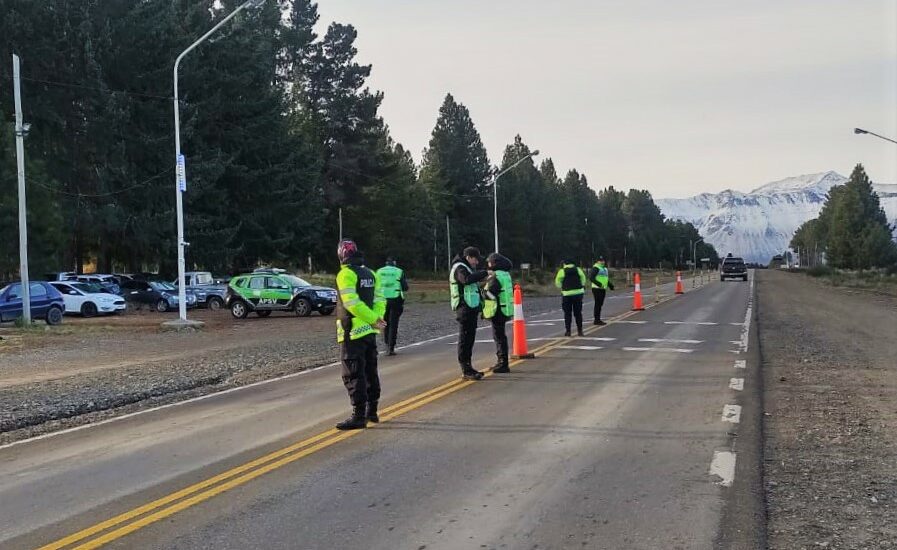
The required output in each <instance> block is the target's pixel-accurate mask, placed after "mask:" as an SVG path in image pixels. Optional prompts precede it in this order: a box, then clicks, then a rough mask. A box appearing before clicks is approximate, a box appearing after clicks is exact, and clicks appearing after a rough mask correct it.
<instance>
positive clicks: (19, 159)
mask: <svg viewBox="0 0 897 550" xmlns="http://www.w3.org/2000/svg"><path fill="white" fill-rule="evenodd" d="M12 79H13V88H14V92H13V94H14V96H15V105H16V175H17V176H18V179H19V276H20V278H21V280H22V319H23V320H24V321H25V324H26V325H30V324H31V284H30V279H29V278H28V220H27V211H26V208H25V207H26V205H25V132H26V131H27V130H26V126H25V125H24V124H23V123H22V81H21V80H22V79H21V77H20V75H19V56H17V55H16V54H12Z"/></svg>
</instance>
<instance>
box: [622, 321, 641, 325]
mask: <svg viewBox="0 0 897 550" xmlns="http://www.w3.org/2000/svg"><path fill="white" fill-rule="evenodd" d="M647 322H648V321H614V323H625V324H627V325H644V324H645V323H647Z"/></svg>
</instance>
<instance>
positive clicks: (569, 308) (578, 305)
mask: <svg viewBox="0 0 897 550" xmlns="http://www.w3.org/2000/svg"><path fill="white" fill-rule="evenodd" d="M561 309H563V310H564V326H565V327H566V329H567V332H570V321H571V319H570V317H571V316H572V317H574V318H575V319H576V328H577V329H579V330H580V331H581V330H582V294H576V295H575V296H563V297H562V298H561Z"/></svg>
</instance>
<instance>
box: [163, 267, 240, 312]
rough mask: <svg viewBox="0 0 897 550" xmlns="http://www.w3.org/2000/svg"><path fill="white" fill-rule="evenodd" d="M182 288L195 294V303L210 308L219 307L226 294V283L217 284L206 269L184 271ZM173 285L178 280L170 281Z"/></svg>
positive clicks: (215, 308)
mask: <svg viewBox="0 0 897 550" xmlns="http://www.w3.org/2000/svg"><path fill="white" fill-rule="evenodd" d="M184 282H185V283H186V285H185V286H184V288H186V289H187V290H192V291H193V293H194V294H196V305H198V306H200V307H207V308H209V309H212V310H218V309H221V307H222V306H223V305H224V301H225V298H226V296H225V295H226V294H227V285H226V284H218V283H216V282H215V278H214V277H212V274H211V273H209V272H208V271H188V272H187V273H184ZM171 284H173V285H174V286H177V285H178V282H177V281H176V280H175V281H172V283H171Z"/></svg>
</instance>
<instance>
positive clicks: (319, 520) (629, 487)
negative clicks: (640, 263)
mask: <svg viewBox="0 0 897 550" xmlns="http://www.w3.org/2000/svg"><path fill="white" fill-rule="evenodd" d="M687 286H690V285H687ZM750 288H752V286H751V285H746V284H739V283H726V284H721V283H713V284H710V285H708V286H706V287H703V288H699V289H697V290H696V291H689V292H688V293H686V294H685V295H684V296H679V297H675V298H672V297H671V298H672V299H670V300H669V301H666V302H663V303H661V304H660V305H658V306H657V307H653V308H650V309H649V310H648V311H645V312H641V313H635V314H633V313H624V312H627V311H628V309H629V305H630V304H629V300H628V298H627V297H626V296H624V295H620V296H619V297H616V298H615V299H613V300H611V301H610V303H609V305H608V308H607V309H608V312H607V313H608V314H609V315H614V316H617V322H614V323H612V324H610V325H609V326H607V327H603V328H601V329H597V328H590V329H589V330H587V335H586V337H584V338H571V339H567V338H558V335H559V334H560V333H562V332H563V327H562V323H561V322H560V321H559V315H558V314H557V313H554V314H548V315H542V316H538V317H534V318H532V319H530V320H529V321H530V322H529V324H528V330H529V336H530V338H531V346H532V347H539V348H541V350H540V352H539V356H538V357H537V358H536V359H534V360H529V361H525V362H521V363H519V364H517V365H514V366H513V372H512V373H511V374H508V375H495V376H490V377H488V378H486V379H485V380H483V381H480V382H462V381H460V380H458V379H457V378H456V374H457V373H456V370H457V366H456V365H455V364H454V362H453V360H452V359H453V355H454V346H453V345H452V343H453V342H454V337H453V336H447V337H445V338H442V339H437V340H435V341H431V342H427V343H423V344H421V345H416V346H412V347H410V348H407V349H405V350H403V352H402V353H401V354H400V355H399V356H398V357H396V358H383V360H382V363H381V365H382V367H381V368H382V378H383V381H384V385H385V395H384V404H385V405H387V409H386V410H385V411H384V414H383V417H384V420H385V422H383V423H382V424H380V425H379V426H377V427H376V428H374V429H369V430H366V431H364V432H349V433H338V432H335V431H334V430H332V429H331V427H332V425H333V422H334V421H336V420H339V419H341V418H343V417H344V416H345V414H346V413H347V409H348V406H347V399H346V397H345V392H344V390H343V389H342V387H341V384H340V383H339V378H338V371H337V370H336V369H335V368H333V367H324V368H321V369H318V370H315V371H312V372H308V373H306V374H301V375H294V376H291V377H288V378H286V379H282V380H279V381H275V382H271V383H267V384H260V385H256V386H253V387H249V388H243V389H239V390H236V391H231V392H228V393H225V394H218V395H215V396H212V397H208V398H205V399H200V400H196V401H193V402H190V403H186V404H182V405H178V406H174V407H168V408H164V409H161V410H156V411H150V412H148V413H145V414H140V415H137V416H133V417H130V418H125V419H120V420H116V421H114V422H110V423H106V424H103V425H99V426H93V427H89V428H87V429H81V430H76V431H72V432H69V433H64V434H61V435H57V436H54V437H50V438H46V439H42V440H37V441H30V442H25V443H23V444H19V445H14V446H11V447H6V448H2V449H0V546H2V547H4V548H6V547H9V548H33V547H39V546H41V545H45V544H51V546H50V547H52V548H90V547H97V546H100V545H102V544H107V545H108V547H111V548H184V549H188V548H190V549H193V548H234V549H237V548H253V547H260V548H262V547H263V548H322V549H323V548H349V547H353V546H361V545H364V547H366V548H416V549H421V548H428V549H432V548H446V549H449V548H451V549H457V548H712V547H713V546H714V544H716V545H717V546H726V547H738V548H741V547H753V546H757V545H758V543H757V541H758V540H759V531H758V530H757V529H758V527H757V517H756V515H755V514H756V509H757V506H756V504H757V502H756V498H755V497H754V495H756V494H757V492H756V490H757V487H756V479H753V474H752V471H753V468H752V465H753V463H754V462H755V461H756V454H755V450H756V449H755V447H756V442H755V441H752V440H753V439H754V438H755V436H756V431H755V430H754V429H753V428H752V427H751V426H752V422H749V421H748V420H749V419H753V418H755V417H756V413H757V410H756V403H755V400H754V398H753V397H754V396H755V392H754V391H753V390H754V389H756V386H755V382H754V381H753V380H752V379H751V375H752V373H753V372H754V371H755V366H754V365H753V363H754V361H753V359H752V353H751V347H750V343H749V334H750V332H749V330H748V325H749V323H748V324H747V325H746V324H745V321H746V319H747V320H749V319H750V315H749V311H750V298H751V292H750V290H749V289H750ZM665 290H666V292H669V290H670V289H669V287H666V288H665ZM689 290H690V289H689ZM647 298H649V299H648V301H650V298H651V297H650V296H648V297H647ZM480 334H482V336H481V337H480V338H481V339H482V340H484V341H485V340H486V338H487V337H488V330H483V331H481V333H480ZM476 354H477V356H478V357H479V358H480V359H481V361H479V362H478V365H477V366H478V367H480V368H485V367H487V366H489V365H491V364H492V362H493V361H494V357H493V356H492V355H491V354H492V346H491V344H490V343H480V344H478V345H477V351H476ZM740 362H741V363H740ZM742 365H743V366H744V367H746V368H740V367H742ZM733 379H734V380H733ZM742 380H745V381H744V382H743V385H742V382H741V381H742ZM740 388H743V389H740ZM738 406H744V409H743V410H741V411H739V410H738ZM739 413H740V416H741V417H742V418H741V423H737V422H736V421H737V420H738V417H739ZM739 430H742V431H743V432H744V433H740V432H739ZM736 439H738V440H739V443H738V445H739V446H740V447H738V448H736ZM736 456H737V457H738V460H737V461H736V460H735V457H736ZM57 542H58V543H57ZM79 545H80V546H79Z"/></svg>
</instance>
